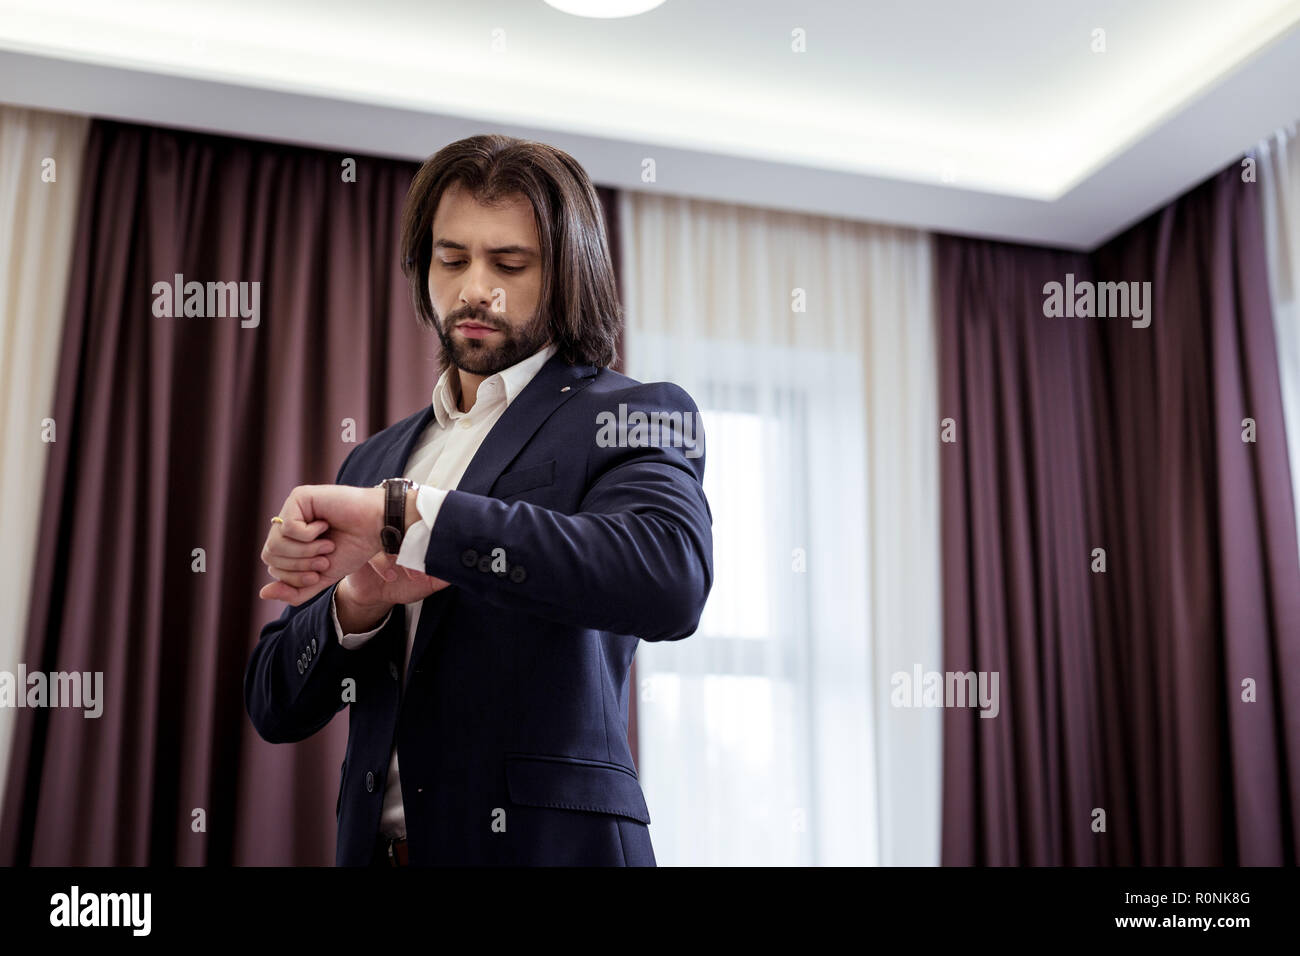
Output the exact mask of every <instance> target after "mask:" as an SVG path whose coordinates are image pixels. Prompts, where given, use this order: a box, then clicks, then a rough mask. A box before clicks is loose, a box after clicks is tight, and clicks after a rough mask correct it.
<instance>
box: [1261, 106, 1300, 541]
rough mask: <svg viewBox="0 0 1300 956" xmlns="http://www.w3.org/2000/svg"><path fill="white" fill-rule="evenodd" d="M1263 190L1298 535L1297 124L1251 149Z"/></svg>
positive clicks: (1299, 191)
mask: <svg viewBox="0 0 1300 956" xmlns="http://www.w3.org/2000/svg"><path fill="white" fill-rule="evenodd" d="M1255 155H1256V157H1257V158H1258V161H1259V170H1258V172H1259V185H1260V188H1261V189H1262V190H1263V192H1262V195H1263V200H1264V202H1263V206H1264V230H1265V239H1266V245H1267V248H1268V278H1269V286H1270V288H1271V291H1272V294H1273V323H1274V326H1275V328H1276V330H1277V361H1278V367H1279V370H1280V372H1281V379H1282V413H1283V416H1284V417H1285V419H1286V433H1287V451H1288V453H1289V456H1290V459H1291V482H1292V488H1293V490H1294V494H1295V502H1296V509H1295V510H1296V531H1297V534H1298V535H1300V140H1297V127H1296V126H1291V127H1288V128H1287V129H1283V130H1278V131H1277V132H1275V133H1274V134H1273V135H1272V136H1270V137H1269V138H1268V139H1266V140H1264V141H1263V142H1262V143H1260V144H1259V146H1258V147H1257V148H1256V150H1255Z"/></svg>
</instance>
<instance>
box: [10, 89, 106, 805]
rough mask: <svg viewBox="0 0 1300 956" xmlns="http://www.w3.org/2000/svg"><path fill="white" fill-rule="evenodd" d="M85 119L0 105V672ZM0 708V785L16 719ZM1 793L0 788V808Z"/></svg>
mask: <svg viewBox="0 0 1300 956" xmlns="http://www.w3.org/2000/svg"><path fill="white" fill-rule="evenodd" d="M89 128H90V120H89V118H87V117H85V116H70V115H65V114H62V113H44V112H38V111H34V110H25V109H18V108H16V107H12V106H3V105H0V169H4V170H5V171H6V173H7V175H6V176H4V177H3V179H2V180H0V290H2V291H0V409H3V412H0V461H3V467H0V541H3V542H4V548H3V549H0V607H2V608H4V609H5V612H4V614H3V615H0V671H3V672H6V673H10V674H16V673H17V672H18V670H19V664H20V662H21V659H22V653H23V635H24V633H25V628H26V623H27V616H28V606H29V602H30V596H31V589H32V575H33V573H34V571H35V561H34V556H35V552H36V533H37V525H38V518H39V516H40V513H41V509H40V507H39V503H40V501H41V491H42V488H43V484H44V480H45V469H46V463H47V459H48V455H49V452H50V449H51V448H52V444H53V443H57V441H58V440H59V437H60V433H59V422H58V421H54V422H53V426H54V427H53V430H52V432H51V431H50V430H49V429H47V427H46V424H45V422H46V419H50V418H53V414H54V407H53V399H54V384H55V370H56V368H57V365H58V359H59V342H60V340H61V335H62V330H63V306H64V300H65V298H66V293H67V286H68V273H69V270H70V269H71V266H72V250H73V244H74V242H75V239H76V233H75V226H76V214H77V202H78V198H79V196H80V192H81V179H82V172H83V166H82V154H83V152H84V150H85V146H86V136H87V133H88V131H89ZM16 713H17V712H16V711H15V710H14V709H12V708H10V707H0V780H3V779H4V771H5V768H7V767H8V765H9V752H10V741H11V739H12V737H13V732H14V726H15V722H16V719H15V714H16ZM3 807H4V788H3V787H2V786H0V811H3Z"/></svg>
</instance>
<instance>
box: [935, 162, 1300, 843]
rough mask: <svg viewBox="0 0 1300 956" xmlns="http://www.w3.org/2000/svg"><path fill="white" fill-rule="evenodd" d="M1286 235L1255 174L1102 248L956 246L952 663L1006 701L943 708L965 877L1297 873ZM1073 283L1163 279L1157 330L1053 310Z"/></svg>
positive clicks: (952, 280)
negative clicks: (973, 873) (1277, 242)
mask: <svg viewBox="0 0 1300 956" xmlns="http://www.w3.org/2000/svg"><path fill="white" fill-rule="evenodd" d="M1263 241H1264V240H1263V231H1262V228H1261V221H1260V209H1259V202H1258V198H1257V193H1256V192H1255V187H1254V186H1253V185H1251V184H1243V183H1242V182H1241V181H1240V177H1239V175H1238V171H1237V170H1236V169H1235V168H1232V167H1230V168H1229V169H1228V170H1226V171H1225V172H1224V173H1223V174H1221V175H1219V176H1217V177H1215V178H1213V179H1212V180H1210V181H1207V182H1206V183H1205V184H1203V185H1202V186H1200V187H1199V188H1197V189H1196V190H1194V191H1192V192H1191V193H1189V194H1187V195H1186V196H1184V197H1183V198H1181V199H1179V200H1178V201H1176V202H1174V203H1173V204H1171V205H1170V206H1168V207H1166V208H1165V209H1163V210H1161V211H1160V212H1159V213H1157V214H1155V215H1153V216H1152V217H1150V218H1149V219H1147V220H1146V221H1144V222H1142V223H1140V224H1139V225H1137V226H1135V227H1134V228H1132V229H1131V230H1129V231H1128V232H1126V233H1125V234H1124V235H1122V236H1120V237H1119V238H1117V239H1115V240H1113V241H1112V242H1110V243H1108V244H1107V245H1106V246H1104V247H1103V248H1102V249H1099V250H1097V252H1096V253H1095V254H1093V255H1091V256H1083V255H1077V254H1069V253H1054V252H1050V251H1044V250H1036V249H1027V248H1022V247H1016V246H1009V245H1003V244H998V243H992V242H981V241H972V240H964V239H958V238H953V237H939V238H938V240H937V263H936V271H937V274H938V276H939V283H940V286H939V290H938V291H939V321H940V329H941V336H940V341H941V401H942V411H941V414H942V415H944V416H950V417H952V418H953V419H954V421H955V424H956V428H957V441H956V442H953V443H948V444H944V445H943V446H942V456H941V458H942V461H941V468H942V487H943V546H944V555H943V562H944V563H943V571H944V577H945V587H944V591H945V607H944V630H945V637H944V641H945V656H946V661H945V669H947V670H950V671H966V670H974V671H980V670H987V671H998V672H1000V685H1001V713H1000V715H999V716H998V717H997V718H995V719H982V718H980V717H978V715H977V712H974V711H970V710H960V709H957V708H950V709H948V710H947V711H946V712H945V722H944V733H945V746H944V812H943V821H944V824H943V862H944V863H948V864H1051V865H1055V864H1067V865H1068V864H1120V865H1127V864H1137V865H1220V864H1246V865H1252V864H1283V863H1286V864H1295V863H1296V862H1297V859H1298V858H1300V842H1298V838H1297V827H1296V824H1297V810H1298V808H1300V700H1297V699H1296V698H1295V697H1294V696H1290V697H1288V696H1287V695H1286V694H1285V687H1284V683H1283V680H1282V678H1283V675H1284V674H1290V675H1295V674H1297V673H1300V558H1298V556H1297V543H1296V536H1295V522H1294V518H1293V514H1294V512H1293V508H1294V503H1293V502H1292V500H1291V492H1290V488H1291V485H1290V480H1289V474H1290V471H1289V464H1288V461H1287V449H1286V442H1285V438H1284V434H1283V423H1282V407H1281V398H1280V390H1279V385H1278V368H1277V358H1276V353H1275V343H1274V341H1273V326H1272V317H1271V313H1270V305H1269V299H1268V294H1269V293H1268V284H1267V275H1266V272H1265V268H1266V265H1265V263H1266V258H1265V254H1264V246H1263ZM1067 273H1073V274H1074V281H1075V282H1076V283H1078V282H1080V281H1088V280H1095V281H1098V282H1100V281H1149V282H1151V290H1152V293H1153V296H1154V304H1153V308H1152V312H1151V324H1150V326H1149V327H1148V328H1134V327H1133V325H1132V321H1131V320H1130V319H1126V318H1048V317H1046V316H1045V315H1044V299H1045V296H1044V284H1045V283H1047V282H1053V281H1054V282H1060V283H1063V284H1064V283H1065V282H1066V281H1067ZM1246 418H1251V419H1253V420H1254V422H1255V423H1256V428H1257V436H1258V437H1257V441H1255V442H1254V443H1247V442H1243V441H1242V433H1243V426H1242V420H1243V419H1246ZM1098 548H1100V549H1104V558H1105V571H1104V572H1101V571H1100V564H1099V563H1098V555H1096V554H1095V553H1094V549H1098ZM1251 686H1253V697H1254V699H1253V701H1251V700H1246V699H1243V696H1244V695H1245V696H1247V697H1249V696H1250V694H1249V693H1248V688H1249V687H1251ZM1101 813H1104V825H1105V829H1104V831H1100V830H1099V829H1098V825H1099V823H1100V822H1101V821H1102V817H1101V815H1100V814H1101Z"/></svg>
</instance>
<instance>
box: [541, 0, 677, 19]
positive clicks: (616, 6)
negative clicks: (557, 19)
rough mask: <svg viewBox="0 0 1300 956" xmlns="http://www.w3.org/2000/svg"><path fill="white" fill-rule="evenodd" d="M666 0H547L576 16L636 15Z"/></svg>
mask: <svg viewBox="0 0 1300 956" xmlns="http://www.w3.org/2000/svg"><path fill="white" fill-rule="evenodd" d="M663 2H664V0H546V3H547V5H548V6H552V7H554V8H555V9H556V10H559V11H560V12H561V13H572V14H573V15H574V16H575V17H600V18H601V19H612V18H614V17H634V16H636V15H637V14H638V13H645V12H646V11H648V10H653V9H654V8H655V7H658V6H661V5H662V4H663Z"/></svg>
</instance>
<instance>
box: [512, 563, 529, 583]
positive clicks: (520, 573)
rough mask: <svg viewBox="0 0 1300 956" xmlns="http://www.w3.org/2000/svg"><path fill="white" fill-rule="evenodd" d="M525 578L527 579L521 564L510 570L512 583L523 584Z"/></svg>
mask: <svg viewBox="0 0 1300 956" xmlns="http://www.w3.org/2000/svg"><path fill="white" fill-rule="evenodd" d="M526 577H528V572H527V571H525V570H524V566H523V565H522V564H516V565H515V566H514V567H513V568H511V569H510V580H511V581H514V582H515V584H523V583H524V578H526Z"/></svg>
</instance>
